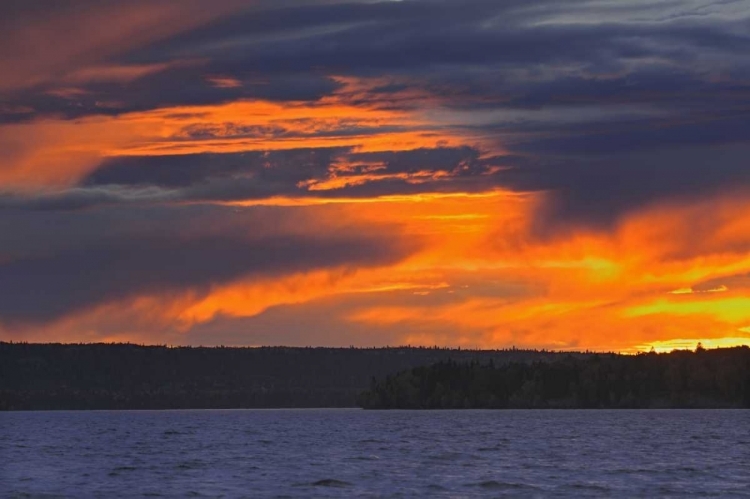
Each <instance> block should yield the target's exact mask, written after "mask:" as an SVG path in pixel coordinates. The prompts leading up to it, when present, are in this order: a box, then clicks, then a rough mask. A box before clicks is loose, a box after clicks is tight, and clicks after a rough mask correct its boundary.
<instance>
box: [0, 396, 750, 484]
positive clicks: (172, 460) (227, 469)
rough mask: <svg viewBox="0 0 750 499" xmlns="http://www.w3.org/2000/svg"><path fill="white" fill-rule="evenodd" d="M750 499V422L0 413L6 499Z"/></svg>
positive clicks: (498, 414)
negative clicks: (640, 498) (708, 498)
mask: <svg viewBox="0 0 750 499" xmlns="http://www.w3.org/2000/svg"><path fill="white" fill-rule="evenodd" d="M28 495H31V496H38V495H54V496H57V495H62V496H70V497H92V496H99V497H117V496H126V497H132V496H157V497H158V496H171V497H184V496H196V497H200V496H211V497H216V496H225V497H241V496H244V497H357V496H364V497H416V496H429V497H474V496H482V497H484V496H490V497H498V496H505V495H507V496H513V497H516V496H531V497H533V496H545V497H546V496H568V497H581V496H595V497H600V496H621V497H633V496H637V495H648V496H654V495H660V496H664V495H675V496H687V495H690V496H693V497H695V496H699V495H714V496H721V497H728V496H733V495H734V496H750V411H445V412H410V411H404V412H401V411H397V412H366V411H360V410H299V411H296V410H268V411H263V410H243V411H165V412H150V411H146V412H119V411H104V412H33V413H32V412H26V413H20V412H19V413H0V496H3V497H5V496H11V497H12V496H19V497H26V496H28Z"/></svg>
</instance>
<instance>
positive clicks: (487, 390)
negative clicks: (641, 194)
mask: <svg viewBox="0 0 750 499" xmlns="http://www.w3.org/2000/svg"><path fill="white" fill-rule="evenodd" d="M357 402H358V404H359V405H360V406H361V407H364V408H367V409H460V408H497V409H501V408H667V407H669V408H673V407H674V408H677V407H680V408H698V407H718V408H723V407H727V408H729V407H745V408H748V407H750V348H748V347H740V348H726V349H717V350H703V349H702V348H699V349H697V350H696V351H695V352H690V351H674V352H672V353H668V354H656V353H647V354H640V355H633V356H626V355H615V354H607V355H599V354H595V355H590V356H586V357H581V356H577V357H574V356H566V357H564V358H558V359H556V360H552V361H546V362H543V361H535V362H532V363H520V362H511V363H507V364H504V365H497V364H496V363H494V362H493V361H490V362H484V363H483V362H481V361H472V362H468V363H467V362H457V361H455V360H450V361H443V362H439V363H436V364H434V365H432V366H429V367H417V368H413V369H409V370H405V371H403V372H400V373H398V374H395V375H391V376H387V377H385V379H383V380H382V381H376V380H373V384H372V387H371V388H370V390H369V391H367V392H364V393H362V394H361V395H360V396H359V397H358V400H357Z"/></svg>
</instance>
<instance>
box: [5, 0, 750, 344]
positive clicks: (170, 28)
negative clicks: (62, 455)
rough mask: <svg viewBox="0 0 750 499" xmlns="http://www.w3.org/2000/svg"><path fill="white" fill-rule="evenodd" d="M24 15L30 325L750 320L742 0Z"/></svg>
mask: <svg viewBox="0 0 750 499" xmlns="http://www.w3.org/2000/svg"><path fill="white" fill-rule="evenodd" d="M0 19H1V20H2V21H0V27H1V28H4V29H3V30H0V31H2V33H3V34H2V35H0V70H2V71H3V74H4V75H8V76H7V78H4V79H3V82H2V83H0V149H1V150H2V151H3V157H2V159H1V160H0V339H1V340H6V339H12V340H33V341H48V340H49V341H138V342H143V343H172V344H185V343H188V344H238V345H258V344H294V345H319V344H323V345H350V344H354V345H385V344H401V343H411V344H425V345H432V344H440V345H461V346H467V347H487V348H492V347H508V346H511V345H515V346H518V347H532V348H551V349H595V350H617V351H626V352H633V351H639V350H644V349H645V350H648V349H650V348H651V347H653V348H654V349H656V350H665V349H671V348H682V347H689V348H694V346H695V344H696V343H697V342H698V341H701V342H702V343H703V344H704V346H706V347H709V346H726V345H734V344H748V343H750V330H748V327H749V326H748V324H750V196H749V195H750V168H748V164H747V158H748V157H750V142H748V137H750V133H749V132H750V120H749V119H748V116H747V113H744V112H743V111H742V110H743V109H745V108H747V106H748V105H749V104H750V101H748V99H749V96H750V84H748V81H750V58H749V57H748V56H747V54H748V53H750V38H748V37H747V35H746V31H747V30H746V28H747V23H748V22H749V21H750V9H749V8H747V6H743V5H741V2H740V3H729V4H726V3H718V4H717V3H704V2H700V1H698V0H695V1H692V0H684V1H681V2H671V3H658V4H654V3H651V2H634V1H626V2H617V3H616V4H615V3H612V2H591V1H588V0H574V1H571V2H566V3H560V2H546V1H541V2H538V3H536V4H534V5H529V4H526V3H524V2H505V3H503V2H495V3H493V2H484V1H480V0H476V1H475V0H465V1H454V0H404V1H400V2H392V1H384V2H352V3H341V2H329V1H318V0H309V1H295V0H290V1H285V2H265V1H262V0H258V1H242V0H220V1H218V2H212V4H211V6H209V7H207V6H206V4H205V3H204V2H193V1H192V0H191V1H188V2H173V1H170V0H160V1H157V2H141V1H136V2H122V1H118V0H111V1H108V2H103V3H96V2H88V0H85V1H84V2H83V3H82V4H81V7H80V8H79V9H72V8H70V9H69V8H67V7H65V6H63V5H62V4H60V3H59V2H52V1H49V2H48V1H47V0H43V1H42V2H41V3H40V4H39V8H25V7H23V6H22V5H20V4H18V5H16V4H13V5H11V4H9V5H7V6H6V5H0ZM94 25H102V26H107V27H108V28H109V29H107V30H100V29H96V30H94V29H91V28H90V27H91V26H94ZM71 26H83V28H81V29H80V30H79V31H78V33H77V36H75V37H71V36H68V35H67V34H66V33H68V32H69V31H70V29H71ZM30 33H38V34H39V35H38V37H37V38H35V39H34V40H31V38H30V37H31V35H30ZM32 42H33V43H32Z"/></svg>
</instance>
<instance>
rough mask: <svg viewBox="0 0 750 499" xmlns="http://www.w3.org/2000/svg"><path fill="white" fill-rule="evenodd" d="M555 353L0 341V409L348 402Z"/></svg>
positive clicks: (327, 404)
mask: <svg viewBox="0 0 750 499" xmlns="http://www.w3.org/2000/svg"><path fill="white" fill-rule="evenodd" d="M559 355H560V354H555V353H551V352H535V351H522V350H497V351H477V350H450V349H440V348H378V349H355V348H285V347H265V348H223V347H219V348H190V347H180V348H168V347H160V346H156V347H143V346H136V345H129V344H114V345H113V344H85V345H84V344H82V345H70V344H67V345H61V344H26V343H0V409H5V410H8V409H16V410H22V409H169V408H252V407H355V406H356V404H355V402H356V397H357V395H358V394H359V393H361V392H362V391H363V390H366V389H367V387H368V386H369V384H370V380H371V379H372V377H373V376H376V377H382V376H385V375H386V374H391V373H395V372H398V371H401V370H404V369H409V368H412V367H415V366H419V365H429V364H433V363H435V362H439V361H441V360H446V359H455V360H458V361H465V362H468V361H472V360H476V361H480V362H485V363H486V362H489V361H490V360H492V361H493V362H494V363H495V364H502V363H506V362H510V361H514V362H531V361H534V360H541V359H552V358H555V357H556V356H559Z"/></svg>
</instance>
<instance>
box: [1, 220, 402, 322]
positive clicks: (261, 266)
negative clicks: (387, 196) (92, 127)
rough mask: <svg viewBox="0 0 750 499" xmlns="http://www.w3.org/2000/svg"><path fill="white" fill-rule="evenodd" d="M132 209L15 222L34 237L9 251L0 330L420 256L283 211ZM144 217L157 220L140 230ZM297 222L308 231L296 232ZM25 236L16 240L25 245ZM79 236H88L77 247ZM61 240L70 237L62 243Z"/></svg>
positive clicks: (381, 237) (377, 235) (374, 233)
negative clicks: (118, 304) (115, 305)
mask: <svg viewBox="0 0 750 499" xmlns="http://www.w3.org/2000/svg"><path fill="white" fill-rule="evenodd" d="M134 211H136V212H137V215H135V216H134V214H132V213H131V214H128V215H126V214H122V213H114V212H112V210H109V212H108V213H102V212H94V213H91V214H88V215H86V216H83V215H80V214H76V215H74V216H70V215H68V216H66V215H64V214H58V215H56V216H55V217H54V219H56V220H57V224H56V230H55V229H52V230H48V231H47V232H44V233H40V232H38V230H39V229H44V228H45V227H51V226H52V225H53V219H51V218H50V217H47V216H37V215H33V214H32V215H24V214H21V215H20V216H18V214H17V216H16V217H15V218H14V219H13V220H12V221H11V222H10V223H13V224H17V223H20V222H25V223H27V224H28V225H29V226H30V229H29V230H28V232H30V233H31V232H32V231H34V229H36V231H35V232H34V236H32V238H30V239H26V240H23V239H21V240H19V239H16V241H14V242H12V243H11V244H9V245H7V246H5V248H6V251H7V254H6V256H5V258H4V259H3V260H2V261H0V281H1V282H2V283H3V285H2V287H1V288H0V322H2V323H5V324H13V323H19V322H20V323H24V322H45V321H48V320H52V319H55V318H59V317H61V316H64V315H67V314H69V313H71V312H75V311H78V310H82V309H85V308H88V307H91V306H94V305H97V304H102V303H108V302H110V301H114V300H121V299H126V298H130V297H134V296H139V295H155V294H166V293H170V292H185V291H194V292H197V293H203V292H208V290H209V288H210V286H211V285H214V284H220V283H227V282H231V281H235V280H237V279H241V278H247V277H259V278H260V277H271V276H281V275H289V274H293V273H296V272H306V271H311V270H317V269H326V268H338V267H353V268H361V267H368V266H378V265H387V264H392V263H394V262H395V261H397V260H399V259H401V258H403V257H405V256H406V255H407V254H408V253H409V252H410V251H411V250H413V249H414V248H413V243H410V242H407V241H404V240H401V239H399V238H397V237H394V234H390V236H389V237H387V236H386V235H385V234H384V233H382V230H380V229H374V230H373V228H369V229H368V231H367V233H365V232H364V231H361V230H358V229H354V228H351V227H349V228H346V227H343V228H339V229H336V228H332V227H327V228H325V229H322V228H321V229H320V230H319V231H318V232H315V231H314V230H311V228H313V227H314V224H311V223H310V221H307V222H305V221H304V220H303V219H297V220H295V219H294V218H293V219H292V220H289V219H288V216H287V215H288V213H287V212H280V211H278V210H276V211H269V210H243V212H242V213H238V212H236V210H232V209H216V208H212V209H209V210H206V209H202V208H195V209H190V208H182V209H179V210H177V209H170V210H163V209H156V208H155V209H140V210H134ZM138 215H139V216H141V217H143V216H149V217H151V219H150V220H148V221H145V222H142V221H140V220H139V218H138ZM11 216H12V215H9V214H7V213H6V215H5V217H6V219H8V218H11ZM280 216H282V217H284V218H285V219H279V217H280ZM274 218H275V219H276V222H274V221H273V219H274ZM118 222H119V223H120V224H121V225H120V226H117V225H115V224H117V223H118ZM7 223H8V222H7V221H6V223H3V224H1V225H7ZM107 224H109V225H110V227H109V232H102V233H99V234H97V232H96V230H97V228H102V226H103V225H107ZM297 224H302V225H306V226H307V227H308V229H307V230H301V229H299V228H297V229H295V228H294V227H295V225H297ZM196 227H198V228H197V229H196ZM23 232H25V231H17V232H16V233H15V236H16V237H17V238H18V237H23V235H24V234H23ZM77 232H79V233H80V232H85V233H86V235H84V236H83V237H80V238H76V239H70V238H72V237H74V236H76V233H77ZM59 233H63V234H64V236H65V237H67V238H69V239H68V240H66V241H58V240H56V238H57V237H58V235H59ZM3 239H5V238H3ZM42 242H46V243H47V244H46V245H40V244H39V243H42Z"/></svg>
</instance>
